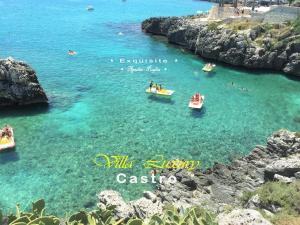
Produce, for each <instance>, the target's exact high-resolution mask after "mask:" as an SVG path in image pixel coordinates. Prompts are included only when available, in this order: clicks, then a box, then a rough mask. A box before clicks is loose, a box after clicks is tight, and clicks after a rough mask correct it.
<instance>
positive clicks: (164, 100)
mask: <svg viewBox="0 0 300 225" xmlns="http://www.w3.org/2000/svg"><path fill="white" fill-rule="evenodd" d="M148 99H149V100H151V101H155V102H160V103H164V104H170V105H173V104H174V103H175V101H174V100H172V99H171V98H170V97H164V96H155V95H150V96H148Z"/></svg>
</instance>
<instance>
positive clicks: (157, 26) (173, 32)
mask: <svg viewBox="0 0 300 225" xmlns="http://www.w3.org/2000/svg"><path fill="white" fill-rule="evenodd" d="M241 20H244V19H241ZM226 23H227V24H230V23H232V21H222V22H221V23H217V22H207V21H206V22H205V21H203V20H201V18H199V17H198V16H186V17H155V18H150V19H147V20H145V21H143V23H142V30H143V31H144V32H145V33H150V34H153V35H162V36H165V37H167V39H168V41H169V42H170V43H173V44H177V45H180V46H183V47H185V48H186V49H188V50H191V51H192V52H193V53H194V54H196V55H199V56H201V57H203V58H206V59H212V60H217V61H220V62H224V63H227V64H230V65H234V66H241V67H245V68H248V69H270V70H277V71H283V72H284V73H287V74H291V75H296V76H300V42H299V39H300V37H299V35H298V34H294V33H293V31H292V30H291V31H286V32H285V33H284V34H282V35H281V36H280V37H278V39H279V40H280V41H278V43H277V44H274V43H273V40H272V32H271V33H270V34H267V35H266V37H263V38H262V34H263V33H266V32H267V29H268V26H267V25H266V28H264V27H263V26H261V25H260V24H259V23H258V24H259V25H257V26H254V27H251V28H250V29H244V30H243V29H241V30H236V29H231V28H228V27H226V25H224V24H226ZM249 23H252V22H251V21H249ZM279 26H280V25H279ZM258 42H262V43H260V44H257V43H258Z"/></svg>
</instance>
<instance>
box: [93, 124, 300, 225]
mask: <svg viewBox="0 0 300 225" xmlns="http://www.w3.org/2000/svg"><path fill="white" fill-rule="evenodd" d="M162 175H164V176H167V177H168V176H171V175H174V176H176V178H177V181H178V182H177V183H175V184H170V183H167V182H163V183H161V184H159V185H158V187H157V190H156V191H155V192H154V193H151V192H145V193H144V197H143V198H141V199H138V200H135V201H131V202H129V203H126V202H124V200H123V198H122V197H121V195H120V194H119V193H118V192H115V191H103V192H101V193H99V195H98V198H99V204H98V205H99V207H101V208H105V207H106V206H108V205H116V206H117V208H116V210H117V216H119V217H121V218H124V217H125V218H126V217H129V216H133V215H136V216H138V217H142V218H144V217H150V216H152V215H154V214H155V213H161V212H162V208H163V205H167V204H172V205H175V206H177V207H178V208H180V207H184V208H188V207H191V206H195V205H197V206H201V207H205V208H208V209H210V210H213V211H214V212H216V213H218V214H219V217H220V220H219V222H220V224H242V223H232V222H231V223H230V222H228V223H225V222H224V221H227V219H229V221H233V220H236V221H239V220H240V219H241V218H243V219H242V220H241V221H245V220H249V221H251V222H250V223H246V222H245V223H243V224H255V225H258V224H270V223H269V222H267V221H265V220H264V219H263V218H261V216H259V215H258V214H259V213H258V212H257V211H255V210H254V211H253V210H252V209H253V208H252V207H251V204H250V203H249V204H248V205H246V206H245V205H243V204H242V203H241V196H242V194H243V192H246V191H254V190H256V189H257V188H259V187H261V185H263V184H264V183H266V182H268V181H276V180H277V181H278V180H279V181H282V182H286V183H289V182H297V180H298V181H299V180H300V134H299V133H295V132H290V131H287V130H280V131H278V132H275V133H274V134H273V135H272V136H271V137H270V138H268V140H267V145H266V146H257V147H256V148H254V149H253V150H252V151H251V153H250V154H249V155H247V156H245V157H242V158H239V159H236V160H234V161H233V162H232V163H230V164H229V165H224V164H220V163H216V164H215V165H214V166H213V167H212V168H210V169H208V170H206V171H200V170H197V171H194V172H187V171H186V170H176V171H174V170H173V171H172V170H169V171H163V172H162ZM228 207H232V208H236V210H233V211H232V213H230V214H226V213H225V211H226V208H228ZM237 208H239V209H237ZM237 210H238V211H237ZM228 217H229V218H228ZM226 218H227V219H226ZM234 218H235V219H234ZM254 219H255V221H256V222H253V221H254ZM241 221H239V222H241ZM258 221H260V222H258Z"/></svg>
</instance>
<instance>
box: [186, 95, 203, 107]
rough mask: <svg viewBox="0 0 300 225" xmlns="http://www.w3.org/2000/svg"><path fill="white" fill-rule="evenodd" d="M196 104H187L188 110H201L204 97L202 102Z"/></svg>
mask: <svg viewBox="0 0 300 225" xmlns="http://www.w3.org/2000/svg"><path fill="white" fill-rule="evenodd" d="M197 103H198V104H195V103H193V102H191V101H190V102H189V108H191V109H202V107H203V103H204V96H202V101H201V102H200V101H199V102H197Z"/></svg>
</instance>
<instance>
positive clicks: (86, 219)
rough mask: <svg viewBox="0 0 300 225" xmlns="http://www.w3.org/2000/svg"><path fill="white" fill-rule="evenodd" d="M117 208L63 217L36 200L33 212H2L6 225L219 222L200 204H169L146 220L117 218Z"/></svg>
mask: <svg viewBox="0 0 300 225" xmlns="http://www.w3.org/2000/svg"><path fill="white" fill-rule="evenodd" d="M114 210H115V206H110V207H107V208H106V209H105V210H102V209H98V210H94V211H91V212H86V211H79V212H77V213H74V214H73V215H71V216H70V217H68V218H67V219H60V218H58V217H56V216H53V215H45V201H44V200H43V199H41V200H38V201H36V202H34V203H32V210H31V212H22V211H21V210H20V207H19V205H17V206H16V214H15V215H13V214H10V215H9V216H6V217H4V216H2V213H1V211H0V222H2V221H3V223H1V224H4V225H217V223H216V222H214V221H215V216H214V215H213V214H211V213H209V212H207V211H205V210H203V209H200V208H197V207H194V208H189V209H187V210H185V211H184V210H178V209H176V208H174V207H172V206H168V207H166V209H165V210H164V213H163V214H162V215H154V216H152V217H151V218H150V219H146V220H142V219H139V218H134V217H133V218H129V220H128V218H127V219H125V218H121V219H119V220H115V219H114Z"/></svg>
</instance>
